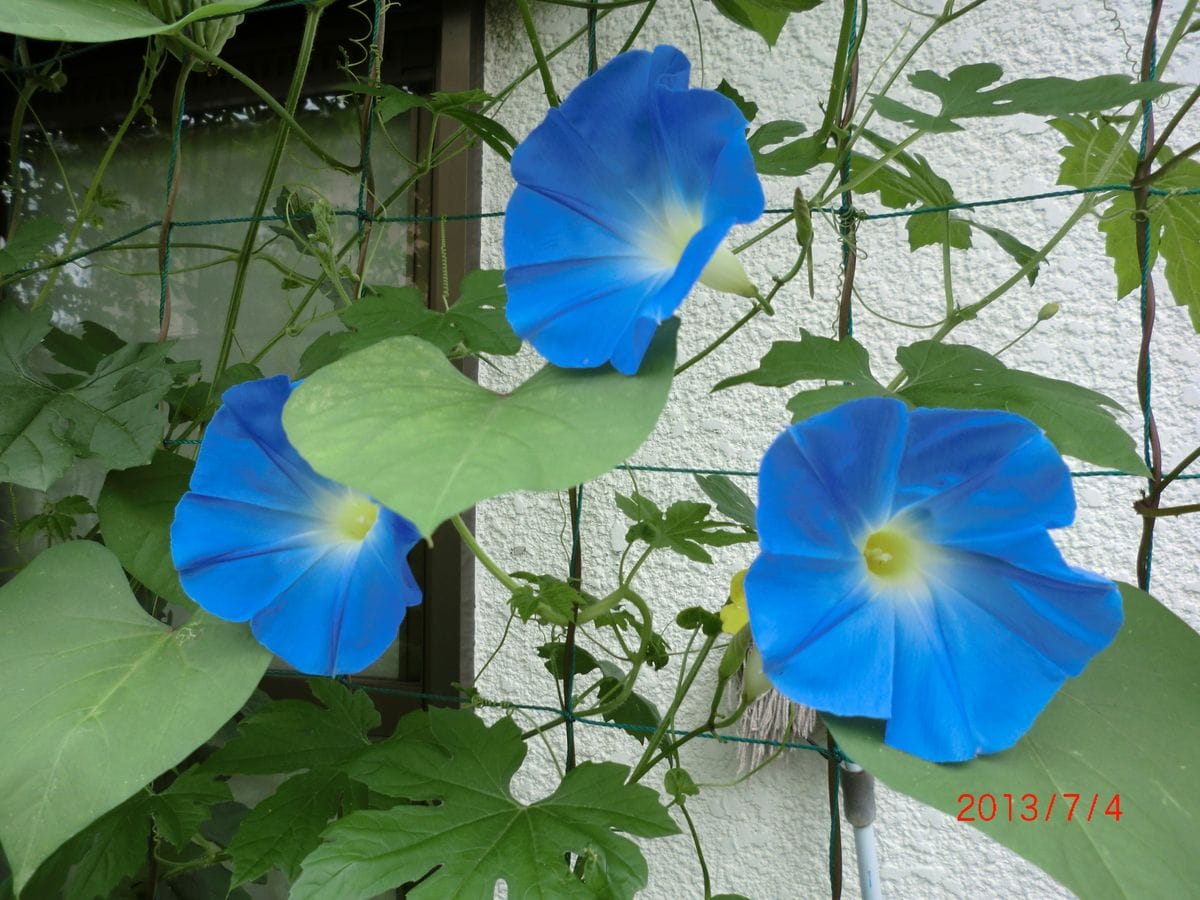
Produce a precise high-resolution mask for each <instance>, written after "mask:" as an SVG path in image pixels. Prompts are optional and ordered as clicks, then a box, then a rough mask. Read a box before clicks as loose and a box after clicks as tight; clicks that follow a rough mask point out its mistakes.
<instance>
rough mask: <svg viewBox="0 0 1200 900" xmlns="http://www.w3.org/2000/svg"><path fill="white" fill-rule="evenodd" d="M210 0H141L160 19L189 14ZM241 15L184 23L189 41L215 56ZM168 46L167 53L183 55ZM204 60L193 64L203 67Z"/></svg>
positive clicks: (179, 57) (177, 19) (218, 53)
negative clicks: (186, 24)
mask: <svg viewBox="0 0 1200 900" xmlns="http://www.w3.org/2000/svg"><path fill="white" fill-rule="evenodd" d="M213 2H214V0H142V3H143V4H144V5H145V7H146V8H147V9H148V10H149V11H150V12H151V13H152V14H153V15H154V16H155V17H157V18H159V19H162V20H163V21H164V22H168V23H170V22H178V21H179V20H180V19H182V18H183V17H184V16H188V15H191V14H192V13H193V12H195V11H196V10H198V9H201V8H203V7H205V6H208V5H209V4H210V3H213ZM242 19H243V16H224V17H222V18H213V19H202V20H201V21H199V22H194V23H192V24H191V25H189V26H188V27H187V34H188V37H190V38H191V39H192V40H193V41H195V42H196V43H197V44H199V45H200V46H201V47H203V48H204V49H205V50H207V51H209V52H210V53H212V54H213V55H214V56H219V55H220V53H221V50H222V49H223V48H224V47H225V42H226V41H228V40H229V39H230V38H231V37H233V34H234V32H235V31H237V27H238V25H240V24H241V23H242ZM170 49H171V54H172V55H173V56H174V57H175V58H176V59H179V60H180V61H182V60H183V57H182V56H181V55H180V54H179V52H178V51H177V50H176V49H174V48H170ZM206 65H207V64H206V63H204V62H203V61H200V60H197V61H196V62H194V63H193V67H194V68H197V69H203V68H204V67H205V66H206Z"/></svg>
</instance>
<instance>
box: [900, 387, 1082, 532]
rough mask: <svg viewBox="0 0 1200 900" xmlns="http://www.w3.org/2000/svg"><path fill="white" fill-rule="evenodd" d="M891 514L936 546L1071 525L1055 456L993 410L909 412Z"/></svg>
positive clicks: (1066, 482)
mask: <svg viewBox="0 0 1200 900" xmlns="http://www.w3.org/2000/svg"><path fill="white" fill-rule="evenodd" d="M896 506H897V508H901V507H907V509H905V511H904V513H903V517H904V518H905V520H907V521H912V522H919V523H921V527H922V528H923V529H924V530H925V533H926V534H927V535H928V537H929V538H930V540H936V541H938V542H940V543H957V542H960V541H969V540H970V539H971V538H972V537H973V536H976V535H984V536H986V537H987V538H988V539H991V538H994V537H996V536H998V535H1000V534H1002V533H1005V532H1013V533H1020V532H1025V531H1030V530H1033V531H1039V530H1040V531H1045V530H1046V529H1047V528H1060V527H1062V526H1065V525H1070V524H1071V522H1072V521H1074V519H1075V495H1074V493H1073V492H1072V488H1071V474H1070V471H1069V470H1068V469H1067V466H1066V464H1065V463H1064V462H1063V460H1062V457H1061V456H1059V454H1058V451H1057V450H1055V449H1054V446H1053V445H1052V444H1051V443H1050V441H1049V440H1047V439H1046V436H1045V434H1044V433H1043V432H1042V430H1041V429H1040V428H1038V427H1037V426H1036V425H1034V424H1033V423H1032V422H1030V421H1029V420H1028V419H1024V418H1022V417H1020V416H1016V415H1013V414H1012V413H1007V412H999V411H996V410H958V409H917V410H914V411H913V413H912V416H911V424H910V428H909V436H908V447H907V448H906V450H905V454H904V465H903V467H902V468H901V470H900V477H899V486H898V488H897V492H896Z"/></svg>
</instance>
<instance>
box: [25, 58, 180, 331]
mask: <svg viewBox="0 0 1200 900" xmlns="http://www.w3.org/2000/svg"><path fill="white" fill-rule="evenodd" d="M162 65H163V52H162V49H161V47H160V46H159V45H158V42H157V41H155V40H150V41H147V43H146V53H145V56H144V57H143V58H142V73H141V75H139V76H138V85H137V90H136V91H135V92H134V95H133V102H132V103H130V104H129V111H128V112H126V113H125V118H123V119H122V120H121V124H120V125H118V126H117V130H116V131H115V132H113V136H112V140H110V141H109V142H108V146H107V147H106V148H105V150H104V155H103V156H101V157H100V162H99V163H98V164H97V166H96V171H95V173H94V174H93V175H92V183H91V184H90V185H88V190H87V194H86V195H85V196H84V198H83V204H82V205H81V206H80V209H79V215H77V216H76V217H75V224H74V225H73V226H72V227H71V231H70V232H69V233H68V234H67V242H66V244H65V246H64V247H63V250H62V253H61V254H60V255H61V256H69V255H70V253H71V250H72V249H73V248H74V247H75V242H76V241H77V240H79V235H80V234H82V233H83V228H84V226H85V225H86V224H87V220H88V216H89V214H90V213H91V211H92V205H93V204H94V203H95V202H96V197H97V196H98V195H99V194H100V186H101V182H102V180H103V178H104V173H105V172H106V171H107V170H108V166H109V163H111V162H112V161H113V158H114V157H115V156H116V155H117V148H118V147H119V146H121V142H122V141H123V140H124V139H125V133H126V132H127V131H128V130H129V127H130V126H131V125H132V124H133V120H134V119H136V118H137V116H138V114H139V113H140V112H141V111H142V107H143V106H145V104H146V101H147V100H149V99H150V89H151V88H152V87H153V86H154V82H155V80H156V79H157V78H158V75H159V73H160V72H161V71H162ZM61 272H62V268H61V267H57V268H54V269H51V270H50V275H49V276H48V277H47V278H46V283H45V284H44V285H42V289H41V290H40V291H38V295H37V298H36V299H35V300H34V301H33V308H34V309H37V308H38V307H39V306H41V305H42V304H43V303H44V302H45V301H46V298H47V297H49V296H50V292H51V291H52V290H54V285H55V284H57V283H58V276H59V275H60V274H61Z"/></svg>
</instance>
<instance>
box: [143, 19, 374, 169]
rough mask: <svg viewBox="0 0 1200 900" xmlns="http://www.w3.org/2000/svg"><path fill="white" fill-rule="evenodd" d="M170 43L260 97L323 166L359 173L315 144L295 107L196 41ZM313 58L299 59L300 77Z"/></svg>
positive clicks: (175, 38) (176, 37)
mask: <svg viewBox="0 0 1200 900" xmlns="http://www.w3.org/2000/svg"><path fill="white" fill-rule="evenodd" d="M323 8H324V7H321V6H309V7H306V12H307V13H309V14H311V15H312V16H313V17H314V18H319V17H320V15H321V10H322V9H323ZM307 28H308V22H305V29H306V30H307ZM166 40H168V41H172V42H174V43H176V44H179V46H180V48H181V49H183V50H185V51H187V52H188V53H191V54H192V55H193V56H195V57H196V58H197V59H201V60H203V61H204V62H205V63H207V64H208V65H210V66H213V67H214V68H217V69H220V70H221V71H222V72H225V73H226V74H227V75H230V76H231V77H233V78H235V79H237V80H238V81H240V82H241V83H242V84H243V85H245V86H246V87H247V88H248V89H249V90H250V91H251V92H252V93H253V94H254V96H256V97H258V99H259V100H261V101H262V102H263V103H264V104H265V105H266V106H267V107H268V108H269V109H270V110H271V112H273V113H275V115H276V116H277V117H278V118H279V119H280V120H281V121H282V123H283V124H284V125H285V126H286V127H287V128H288V129H289V130H290V131H291V132H292V133H294V134H295V135H296V137H297V139H299V140H300V141H301V142H302V143H303V144H304V146H306V147H307V148H308V149H309V150H311V151H312V152H313V153H314V154H315V155H316V156H317V157H318V158H319V159H320V160H321V161H322V162H323V163H325V164H326V165H328V166H329V167H331V168H333V169H337V170H338V171H339V172H344V173H346V174H347V175H354V174H355V173H357V172H358V166H357V165H356V164H352V163H347V162H342V161H341V160H340V159H337V158H336V157H334V156H331V155H330V154H329V153H328V152H327V151H326V150H325V148H324V147H322V146H321V145H320V144H318V143H317V142H316V140H314V139H313V137H312V136H311V135H310V134H309V133H308V132H307V131H305V130H304V128H303V127H302V126H301V125H300V123H299V122H297V121H296V106H295V104H293V103H285V104H283V105H281V104H280V103H279V101H278V100H276V99H275V98H274V97H272V96H271V95H270V93H268V92H267V91H266V90H265V89H264V88H263V86H262V85H260V84H259V83H258V82H257V81H255V80H254V79H253V78H251V77H250V76H249V75H247V74H246V73H245V72H242V71H241V70H240V69H237V68H235V67H234V66H232V65H230V64H229V63H227V62H225V60H223V59H221V57H220V56H218V55H217V54H215V53H213V52H212V51H211V50H208V49H207V48H205V47H202V46H201V45H200V44H197V43H196V42H195V41H193V40H191V39H190V38H188V37H187V36H185V35H183V34H173V35H171V36H170V37H168V38H166ZM311 55H312V48H311V47H310V48H309V52H308V55H307V56H305V55H301V56H300V57H299V58H298V59H297V64H296V73H297V74H305V73H307V71H308V60H309V56H311ZM301 63H303V65H301ZM293 77H294V76H293ZM300 81H301V84H303V81H304V79H303V78H301V79H300Z"/></svg>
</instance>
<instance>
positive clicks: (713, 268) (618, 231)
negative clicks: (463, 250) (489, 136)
mask: <svg viewBox="0 0 1200 900" xmlns="http://www.w3.org/2000/svg"><path fill="white" fill-rule="evenodd" d="M690 68H691V66H690V64H689V63H688V59H687V57H686V56H684V55H683V54H682V53H681V52H680V51H678V50H676V49H675V48H674V47H667V46H662V47H658V48H657V49H655V51H654V52H653V53H650V52H647V51H645V50H631V51H629V52H628V53H622V54H620V55H619V56H616V57H614V58H613V59H612V60H611V61H610V62H609V63H608V64H607V65H605V66H604V67H603V68H601V69H600V70H599V71H597V72H596V73H595V74H594V75H592V76H591V77H590V78H588V79H587V80H585V81H584V82H583V83H581V84H580V85H579V86H578V87H576V88H575V90H573V91H572V92H571V94H570V96H569V97H567V99H566V101H564V102H563V104H562V105H561V106H559V107H558V108H556V109H551V110H550V111H549V113H548V114H547V115H546V118H545V120H544V121H543V122H542V123H541V124H540V125H538V127H537V128H535V129H534V130H533V132H532V133H531V134H530V135H529V137H527V138H526V139H525V140H524V141H523V142H522V143H521V145H520V146H519V147H517V150H516V152H515V153H514V154H513V159H512V173H513V177H514V178H515V179H516V181H517V188H516V190H515V191H514V192H513V195H512V198H511V199H510V200H509V202H508V210H507V212H506V215H505V220H504V261H505V265H506V267H507V272H506V274H505V278H504V281H505V286H506V288H507V290H508V306H507V311H508V320H509V322H510V323H511V324H512V326H513V330H515V331H516V333H517V334H519V335H520V336H521V337H523V338H527V339H528V340H529V341H530V342H531V343H532V344H533V346H534V347H535V348H536V349H537V351H538V352H539V353H541V354H542V356H544V357H546V359H548V360H550V362H552V363H554V364H555V365H556V366H562V367H564V368H591V367H595V366H602V365H604V364H605V363H607V362H610V361H611V362H612V364H613V366H615V367H616V368H617V369H618V370H619V371H621V372H624V373H625V374H627V375H631V374H633V373H634V372H636V371H637V369H638V366H639V365H640V364H641V361H642V357H643V356H644V355H645V353H646V348H647V347H648V346H649V344H650V339H651V338H652V337H653V336H654V332H655V331H656V330H657V328H658V326H659V323H661V322H662V321H664V320H665V319H668V318H670V317H671V315H672V314H673V313H674V312H675V310H676V309H678V308H679V306H680V304H681V303H683V300H684V298H685V297H686V296H687V294H688V292H689V291H690V290H691V289H692V285H693V284H695V283H696V281H697V280H700V281H702V282H704V283H705V284H708V285H709V286H711V287H714V288H717V289H719V290H725V291H732V292H734V293H741V294H744V295H746V296H753V295H754V288H753V286H752V285H751V284H750V283H749V281H748V279H747V278H746V274H745V272H744V271H743V269H742V267H741V263H739V262H738V260H737V257H735V256H734V255H733V254H732V253H731V252H730V251H729V250H728V249H727V248H724V247H722V241H724V239H725V236H726V235H727V234H728V233H729V229H730V228H731V227H733V225H734V224H735V223H739V222H752V221H754V220H755V219H757V218H758V217H759V216H760V215H762V211H763V193H762V186H761V185H760V184H759V181H758V176H757V174H756V173H755V171H754V160H753V158H752V157H751V155H750V148H749V146H748V145H747V143H746V137H745V129H746V120H745V118H744V117H743V116H742V114H741V113H740V112H739V111H738V109H737V107H736V106H735V105H734V103H733V102H732V101H731V100H729V99H728V98H726V97H723V96H722V95H720V94H718V93H717V92H716V91H708V90H702V89H699V88H689V87H688V74H689V71H690Z"/></svg>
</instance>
